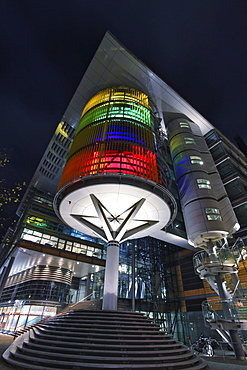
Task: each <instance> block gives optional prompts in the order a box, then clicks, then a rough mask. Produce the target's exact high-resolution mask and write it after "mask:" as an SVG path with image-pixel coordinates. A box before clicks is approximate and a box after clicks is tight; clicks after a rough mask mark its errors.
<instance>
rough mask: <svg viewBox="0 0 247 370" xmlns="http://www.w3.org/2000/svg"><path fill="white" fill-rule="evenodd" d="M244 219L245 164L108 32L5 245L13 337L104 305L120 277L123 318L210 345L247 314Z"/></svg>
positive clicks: (6, 317)
mask: <svg viewBox="0 0 247 370" xmlns="http://www.w3.org/2000/svg"><path fill="white" fill-rule="evenodd" d="M53 207H54V208H53ZM246 214H247V168H246V155H245V154H244V153H243V152H242V151H241V150H240V149H238V148H237V147H236V146H235V145H234V144H233V143H231V142H230V141H229V140H228V139H227V138H225V137H224V135H223V134H221V133H220V132H219V131H218V130H217V129H216V128H214V127H213V125H212V124H210V123H209V122H208V121H207V120H206V119H205V118H203V117H202V116H201V115H200V114H199V113H198V112H197V111H196V110H195V109H193V107H191V106H190V105H189V104H188V103H187V102H186V101H185V100H183V99H182V98H181V97H180V96H179V95H178V94H176V92H175V91H174V90H172V89H171V88H170V87H169V86H168V85H167V84H166V83H165V82H164V81H162V80H161V79H160V78H159V77H158V76H157V75H155V74H154V72H152V71H151V70H150V69H149V68H148V67H147V66H145V64H143V62H141V61H140V60H139V59H137V58H136V57H135V56H134V55H132V54H131V53H130V52H129V51H128V50H127V49H126V48H125V47H124V46H123V45H121V44H120V43H119V42H118V41H117V40H116V39H115V38H114V37H113V36H112V35H111V34H110V33H109V32H107V33H106V35H105V36H104V38H103V40H102V42H101V44H100V46H99V48H98V50H97V51H96V53H95V56H94V57H93V59H92V61H91V63H90V65H89V67H88V69H87V71H86V72H85V74H84V77H83V78H82V80H81V82H80V84H79V86H78V88H77V90H76V92H75V94H74V96H73V98H72V100H71V102H70V104H69V106H68V108H67V109H66V111H65V113H64V115H63V117H62V119H61V122H60V123H59V124H58V126H57V129H56V131H55V133H54V135H53V137H52V139H51V141H50V143H49V145H48V147H47V149H46V151H45V153H44V155H43V157H42V159H41V161H40V164H39V166H38V168H37V170H36V172H35V174H34V176H33V178H32V180H31V183H30V185H29V187H28V189H27V191H26V194H25V196H24V198H23V200H22V202H21V204H20V206H19V209H18V215H19V217H20V218H19V222H18V225H17V227H16V229H15V230H10V231H9V233H8V234H7V235H6V238H5V241H4V243H2V245H1V250H0V253H1V256H0V257H1V263H2V268H1V272H2V275H1V276H2V280H1V293H2V295H1V299H0V304H1V306H0V310H1V320H2V321H1V325H2V330H15V329H16V328H17V327H20V326H22V325H25V324H27V323H28V322H32V321H35V320H37V319H38V318H40V317H43V316H51V315H55V314H56V313H57V312H60V311H61V309H62V308H63V307H65V306H66V305H67V304H69V303H76V302H78V301H80V300H82V299H85V297H86V299H98V298H102V297H103V295H104V294H106V292H105V293H104V285H105V286H107V281H108V280H107V279H108V278H107V276H108V275H107V268H108V269H109V270H112V266H113V265H114V266H115V275H114V276H115V277H114V284H115V285H114V286H115V288H114V296H115V297H116V295H118V297H120V298H121V299H122V301H121V302H122V303H124V304H125V308H126V307H127V308H128V309H131V308H132V309H134V308H135V309H136V310H140V311H143V312H146V313H147V314H149V315H151V316H153V317H154V318H155V319H156V320H157V321H158V322H159V323H161V324H162V325H163V327H164V328H165V329H166V330H168V331H169V332H172V333H173V334H174V335H176V336H177V337H178V338H179V339H180V340H182V341H184V342H186V343H187V344H188V343H189V341H190V340H192V341H193V340H195V339H197V338H198V337H199V336H200V334H201V333H204V334H205V335H208V336H213V335H212V333H211V329H214V330H215V329H216V328H215V327H214V324H213V320H210V319H209V316H210V314H214V315H215V314H217V315H219V318H220V317H223V316H224V315H225V316H224V317H227V315H230V314H231V313H232V312H233V311H232V310H233V306H234V309H235V303H236V302H238V301H239V300H241V302H242V303H243V304H245V303H246V302H245V294H246V290H247V270H246V268H247V265H246V262H245V255H246V251H245V247H246V242H247V225H246V219H247V218H246ZM113 242H114V243H113ZM111 248H112V251H113V252H112V253H111V257H110V261H111V262H110V265H109V266H108V267H107V266H106V254H107V253H108V256H109V255H110V253H109V250H110V249H111ZM107 258H108V257H107ZM110 280H112V275H111V277H110ZM104 283H105V284H104ZM229 287H231V293H227V292H228V290H227V288H229ZM108 293H109V292H108ZM134 298H135V301H134ZM221 300H223V301H224V300H227V302H228V303H227V306H226V305H224V304H223V306H222V303H221ZM133 302H134V303H135V307H133ZM114 305H115V306H116V305H117V301H116V300H115V299H114ZM115 306H114V307H115ZM212 306H213V308H212V309H211V310H210V309H209V307H212ZM110 307H112V306H110ZM105 308H108V306H107V305H106V306H105ZM202 308H203V310H204V311H203V312H202ZM229 310H230V311H229ZM203 314H204V316H203ZM221 314H222V315H223V316H222V315H221ZM205 317H206V318H208V321H207V319H206V321H205ZM238 318H240V316H239V312H238ZM241 320H242V321H241V322H242V324H241V330H246V326H245V325H246V323H245V321H244V319H243V317H241ZM204 322H206V325H207V326H206V327H205V325H204ZM218 323H219V322H218ZM221 325H223V324H222V323H221ZM235 331H236V328H235V327H231V328H230V329H229V327H228V328H226V327H224V326H221V328H220V330H217V331H216V330H215V331H214V333H215V335H218V334H217V333H219V334H220V335H221V336H222V337H224V336H225V338H226V341H229V342H231V341H233V337H234V335H235V334H236V333H235ZM216 332H217V333H216ZM229 332H230V334H229ZM232 332H234V333H235V334H234V333H233V334H232ZM227 335H228V337H227ZM234 338H235V339H234V341H235V340H237V339H236V337H234Z"/></svg>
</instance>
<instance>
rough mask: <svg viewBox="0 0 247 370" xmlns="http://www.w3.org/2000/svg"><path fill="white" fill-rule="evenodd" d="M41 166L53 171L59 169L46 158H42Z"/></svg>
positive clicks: (55, 171)
mask: <svg viewBox="0 0 247 370" xmlns="http://www.w3.org/2000/svg"><path fill="white" fill-rule="evenodd" d="M43 166H44V167H46V168H47V169H48V170H50V171H52V172H53V173H58V171H59V168H58V167H57V166H56V165H55V164H53V163H52V162H49V161H48V160H47V159H45V160H44V162H43Z"/></svg>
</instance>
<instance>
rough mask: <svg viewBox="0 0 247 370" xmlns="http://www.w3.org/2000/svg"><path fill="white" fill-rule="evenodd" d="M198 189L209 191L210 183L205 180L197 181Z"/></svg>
mask: <svg viewBox="0 0 247 370" xmlns="http://www.w3.org/2000/svg"><path fill="white" fill-rule="evenodd" d="M196 181H197V185H198V188H199V189H211V185H210V181H209V180H206V179H197V180H196Z"/></svg>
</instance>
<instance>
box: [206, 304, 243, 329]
mask: <svg viewBox="0 0 247 370" xmlns="http://www.w3.org/2000/svg"><path fill="white" fill-rule="evenodd" d="M202 312H203V316H204V320H205V325H206V326H208V327H209V326H210V325H209V322H210V321H222V320H230V321H237V322H240V321H242V320H247V298H243V299H226V300H224V301H221V300H217V299H215V300H207V301H204V302H203V303H202Z"/></svg>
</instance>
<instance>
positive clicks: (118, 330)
mask: <svg viewBox="0 0 247 370" xmlns="http://www.w3.org/2000/svg"><path fill="white" fill-rule="evenodd" d="M37 328H38V329H40V330H42V331H43V332H50V333H54V334H56V333H61V334H62V333H74V334H79V335H84V334H90V335H91V333H92V331H93V332H94V333H97V334H107V335H110V334H124V335H127V334H128V335H133V336H134V335H143V334H145V335H152V336H153V335H160V336H163V335H164V332H163V331H158V330H157V329H155V328H135V329H133V328H125V327H124V326H122V327H121V326H118V327H115V328H114V327H113V328H112V327H104V328H99V327H97V326H96V327H93V326H91V327H86V328H84V327H80V328H73V327H71V326H62V327H61V326H56V327H54V326H53V325H39V326H38V327H37Z"/></svg>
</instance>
